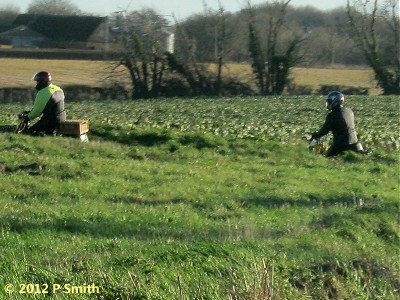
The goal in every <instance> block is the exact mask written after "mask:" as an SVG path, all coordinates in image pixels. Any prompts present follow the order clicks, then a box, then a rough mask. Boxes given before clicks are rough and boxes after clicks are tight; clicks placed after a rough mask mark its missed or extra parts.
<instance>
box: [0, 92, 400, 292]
mask: <svg viewBox="0 0 400 300" xmlns="http://www.w3.org/2000/svg"><path fill="white" fill-rule="evenodd" d="M224 101H225V100H224ZM241 101H242V100H238V102H234V101H233V102H231V104H232V105H234V104H235V103H236V104H237V103H242V102H241ZM222 102H223V101H222ZM173 103H175V105H177V103H180V104H181V105H184V103H189V104H193V102H190V101H189V102H185V101H182V102H179V101H178V100H176V102H173ZM207 103H210V105H211V102H207ZM116 104H118V103H114V106H113V103H110V102H104V103H98V104H97V105H99V106H100V107H102V108H103V110H105V112H106V111H107V112H108V110H109V112H108V113H107V117H108V121H103V120H101V117H100V116H98V115H95V116H94V120H93V122H92V123H91V124H92V127H91V133H90V140H91V141H90V143H81V142H79V141H78V140H75V139H72V138H62V137H41V138H34V137H28V136H24V135H14V134H1V135H0V151H1V153H2V155H1V157H0V186H1V189H2V193H1V196H0V205H1V207H2V208H3V209H2V210H1V211H0V249H1V253H2V260H1V261H0V295H1V298H2V299H3V298H4V299H7V298H5V297H6V296H5V293H4V288H3V287H5V286H6V285H7V284H13V285H14V286H15V287H17V288H18V287H19V284H38V285H40V287H43V286H45V285H48V286H49V287H52V286H53V284H60V285H65V284H71V285H76V286H81V285H87V284H95V285H96V286H98V287H99V289H100V293H98V294H92V295H88V294H81V295H79V297H80V298H79V299H110V300H111V299H310V298H311V299H396V298H397V297H398V295H399V287H400V281H399V278H398V276H397V274H398V271H399V262H398V259H397V258H398V245H399V232H398V200H399V190H398V187H399V174H398V170H399V169H398V166H399V152H398V150H393V151H390V152H389V151H387V150H386V149H385V148H384V147H382V148H379V147H378V146H376V148H375V149H374V152H373V154H372V155H371V156H359V155H355V154H353V153H350V152H349V153H345V154H344V155H341V156H340V157H338V158H336V159H325V158H323V157H320V156H314V155H312V154H310V153H309V152H308V150H307V144H306V143H305V142H301V139H296V140H297V142H296V143H294V142H288V143H282V142H280V141H279V140H277V139H272V140H270V139H267V138H260V137H259V136H258V137H257V138H250V137H247V138H238V137H237V136H236V135H235V134H226V135H215V134H212V133H210V132H209V131H207V130H193V129H187V130H186V129H184V128H180V127H177V126H172V127H171V126H169V128H167V127H165V126H164V127H163V126H150V125H149V126H145V125H144V124H143V123H140V122H139V123H138V122H137V123H136V124H133V125H132V126H128V125H127V124H126V123H125V122H126V121H125V120H128V117H127V114H128V113H127V111H124V113H123V112H121V113H120V114H118V113H116V111H117V108H118V106H116ZM197 104H198V106H192V107H195V108H193V110H192V111H191V112H192V113H193V114H194V115H197V114H201V113H202V111H201V109H200V107H202V106H201V102H200V103H197ZM203 104H204V102H203ZM74 105H75V104H74ZM82 105H83V104H80V103H77V104H76V107H82ZM87 105H88V107H90V109H94V108H95V107H96V104H95V103H87ZM145 105H147V111H148V112H152V111H153V110H154V109H156V108H157V107H164V110H163V111H162V112H163V113H165V112H166V111H165V106H164V105H171V103H161V101H160V102H158V101H156V102H151V101H149V102H138V103H132V104H131V106H129V105H128V104H126V106H124V107H125V108H126V109H128V107H130V109H131V110H133V111H135V109H138V108H140V109H142V110H144V109H145ZM212 105H215V104H214V103H213V104H212ZM71 106H72V104H71ZM389 106H390V105H388V106H387V107H389ZM76 107H75V108H74V109H76ZM170 107H173V106H172V105H171V106H170ZM215 107H216V106H214V108H215ZM97 109H98V111H100V110H101V109H100V108H97ZM202 109H204V110H205V109H208V111H209V112H212V111H213V110H212V109H209V108H207V107H205V106H204V105H203V108H202ZM198 110H200V112H198ZM243 110H244V111H246V110H247V111H248V110H249V108H246V107H243ZM3 111H4V112H10V107H9V106H3ZM184 111H185V110H184ZM187 111H189V110H187ZM379 111H384V110H383V109H379ZM92 112H94V111H92ZM79 113H80V112H79V110H72V112H70V114H69V115H70V116H71V115H72V116H77V117H80V115H79ZM86 113H87V112H86ZM392 113H393V112H392ZM170 114H173V115H175V119H176V120H180V119H185V118H187V117H188V113H186V114H185V115H182V114H177V113H176V110H175V111H174V110H171V111H170ZM165 115H166V118H168V114H165ZM153 116H154V119H155V117H156V116H158V115H157V114H152V113H148V115H147V116H146V117H147V120H149V121H148V122H150V120H153ZM208 116H209V115H208ZM277 116H278V114H277ZM104 117H105V115H104ZM131 117H132V114H131ZM184 117H185V118H184ZM280 117H281V118H283V116H280ZM6 118H9V119H10V120H11V119H12V117H11V116H10V117H4V119H6ZM133 119H134V120H137V118H136V115H135V118H133ZM118 120H119V122H120V124H118ZM254 120H257V117H254V118H251V121H254ZM389 122H397V121H395V120H389ZM194 123H195V122H194ZM224 124H225V123H224ZM207 128H212V126H210V127H207ZM207 128H206V129H207ZM376 145H378V144H376ZM64 291H65V290H64ZM49 292H50V293H49V295H47V297H43V296H42V295H40V294H36V295H32V294H29V295H19V294H13V295H12V296H11V297H9V299H78V295H76V294H75V295H73V294H67V293H62V292H55V293H53V292H52V291H51V289H50V290H49ZM271 294H272V295H271Z"/></svg>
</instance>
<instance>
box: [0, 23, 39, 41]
mask: <svg viewBox="0 0 400 300" xmlns="http://www.w3.org/2000/svg"><path fill="white" fill-rule="evenodd" d="M0 36H1V37H3V38H12V37H30V38H35V39H43V38H44V36H43V35H42V34H40V33H38V32H36V31H34V30H31V29H29V28H28V27H27V26H24V25H20V26H17V27H14V28H12V29H10V30H7V31H5V32H2V33H0Z"/></svg>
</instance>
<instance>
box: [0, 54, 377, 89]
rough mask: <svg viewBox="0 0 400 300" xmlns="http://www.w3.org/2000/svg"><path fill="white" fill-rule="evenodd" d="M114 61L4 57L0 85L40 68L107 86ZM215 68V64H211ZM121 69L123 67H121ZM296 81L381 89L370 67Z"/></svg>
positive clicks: (245, 71)
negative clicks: (377, 85)
mask: <svg viewBox="0 0 400 300" xmlns="http://www.w3.org/2000/svg"><path fill="white" fill-rule="evenodd" d="M113 67H114V64H113V63H112V62H103V61H74V60H35V59H7V58H2V59H0V69H1V70H2V72H1V74H0V88H2V87H15V86H20V87H30V86H32V81H31V76H32V75H33V74H35V73H36V72H38V70H49V71H51V73H52V74H53V77H54V81H55V83H57V84H59V85H61V86H65V85H76V84H78V85H89V86H103V85H106V84H110V80H111V79H110V78H109V77H110V70H111V69H112V68H113ZM210 68H211V69H212V66H210ZM120 71H121V70H120ZM124 74H125V75H124ZM224 74H226V75H231V76H237V77H240V78H241V79H242V80H243V81H245V82H248V81H250V79H251V78H252V74H251V69H250V67H249V65H246V64H226V66H225V68H224ZM111 77H112V78H113V79H112V80H115V81H118V82H122V83H128V77H127V75H126V73H122V74H120V73H118V74H117V73H114V75H113V76H111ZM292 78H293V82H294V83H295V84H297V85H308V86H311V87H312V88H313V89H315V90H317V89H318V88H319V87H320V85H343V86H354V87H365V88H369V90H370V94H371V95H378V94H380V93H381V90H380V89H379V88H377V87H376V81H375V80H374V77H373V73H372V71H371V70H368V69H346V68H336V69H322V68H319V69H318V68H293V70H292Z"/></svg>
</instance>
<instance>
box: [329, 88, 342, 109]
mask: <svg viewBox="0 0 400 300" xmlns="http://www.w3.org/2000/svg"><path fill="white" fill-rule="evenodd" d="M343 103H344V95H343V94H342V93H341V92H337V91H335V92H330V93H329V94H328V96H327V97H326V108H327V109H329V110H332V109H334V108H335V107H340V106H342V105H343Z"/></svg>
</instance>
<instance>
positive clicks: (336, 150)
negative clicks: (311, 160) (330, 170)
mask: <svg viewBox="0 0 400 300" xmlns="http://www.w3.org/2000/svg"><path fill="white" fill-rule="evenodd" d="M347 150H352V151H355V152H360V151H362V150H363V147H362V145H361V143H359V142H357V143H355V144H351V145H335V144H333V145H332V146H331V147H330V148H329V149H328V151H327V152H326V156H327V157H330V156H336V155H338V154H340V153H341V152H343V151H347Z"/></svg>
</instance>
